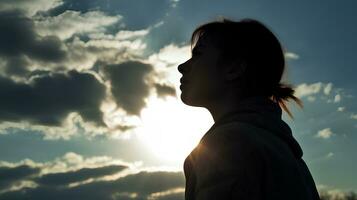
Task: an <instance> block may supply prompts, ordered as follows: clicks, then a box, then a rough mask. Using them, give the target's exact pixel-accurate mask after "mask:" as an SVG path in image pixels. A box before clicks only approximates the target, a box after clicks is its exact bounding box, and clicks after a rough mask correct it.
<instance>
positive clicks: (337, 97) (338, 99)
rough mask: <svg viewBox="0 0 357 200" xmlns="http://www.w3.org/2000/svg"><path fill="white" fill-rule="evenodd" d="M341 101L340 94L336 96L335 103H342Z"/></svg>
mask: <svg viewBox="0 0 357 200" xmlns="http://www.w3.org/2000/svg"><path fill="white" fill-rule="evenodd" d="M340 101H341V95H340V94H336V96H335V98H334V100H333V102H335V103H338V102H340Z"/></svg>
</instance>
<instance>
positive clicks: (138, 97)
mask: <svg viewBox="0 0 357 200" xmlns="http://www.w3.org/2000/svg"><path fill="white" fill-rule="evenodd" d="M152 71H153V67H152V66H151V65H149V64H145V63H142V62H139V61H128V62H124V63H121V64H110V65H104V66H103V67H102V72H103V74H104V76H106V77H107V79H109V80H110V83H111V92H112V94H113V97H114V100H115V102H116V103H117V105H118V106H120V107H122V108H123V109H124V110H125V111H126V112H127V113H128V114H131V115H138V114H139V113H140V111H141V109H142V108H144V107H145V105H146V102H145V98H146V97H147V96H148V95H149V88H150V85H149V83H148V75H149V74H150V72H152Z"/></svg>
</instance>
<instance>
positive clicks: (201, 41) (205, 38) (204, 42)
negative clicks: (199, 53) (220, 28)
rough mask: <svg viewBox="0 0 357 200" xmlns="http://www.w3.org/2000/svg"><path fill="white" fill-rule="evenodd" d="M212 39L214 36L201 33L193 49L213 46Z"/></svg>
mask: <svg viewBox="0 0 357 200" xmlns="http://www.w3.org/2000/svg"><path fill="white" fill-rule="evenodd" d="M213 40H214V38H213V37H212V36H210V35H209V34H203V35H201V36H200V37H199V38H198V40H197V42H196V44H195V45H194V48H193V50H194V49H212V48H215V46H214V45H213Z"/></svg>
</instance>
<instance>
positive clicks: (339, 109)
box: [337, 107, 346, 112]
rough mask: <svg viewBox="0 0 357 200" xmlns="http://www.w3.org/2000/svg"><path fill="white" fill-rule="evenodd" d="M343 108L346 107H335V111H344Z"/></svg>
mask: <svg viewBox="0 0 357 200" xmlns="http://www.w3.org/2000/svg"><path fill="white" fill-rule="evenodd" d="M345 109H346V108H345V107H338V108H337V111H339V112H343V111H345Z"/></svg>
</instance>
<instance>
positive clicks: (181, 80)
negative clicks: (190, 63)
mask: <svg viewBox="0 0 357 200" xmlns="http://www.w3.org/2000/svg"><path fill="white" fill-rule="evenodd" d="M180 83H181V84H187V83H188V80H186V79H184V78H183V77H182V78H180Z"/></svg>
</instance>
